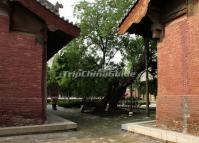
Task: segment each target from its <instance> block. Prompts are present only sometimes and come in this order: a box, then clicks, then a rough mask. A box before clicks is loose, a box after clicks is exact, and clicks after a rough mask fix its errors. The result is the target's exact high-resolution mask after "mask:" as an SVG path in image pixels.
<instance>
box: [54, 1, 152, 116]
mask: <svg viewBox="0 0 199 143" xmlns="http://www.w3.org/2000/svg"><path fill="white" fill-rule="evenodd" d="M133 1H134V0H123V1H121V0H95V1H94V2H93V3H89V2H86V1H81V2H80V3H79V4H77V6H76V10H75V14H76V16H77V17H79V26H80V28H81V36H80V38H79V39H77V40H76V41H73V42H72V43H70V44H69V45H68V46H67V47H66V48H65V49H64V50H63V51H62V52H61V53H60V55H59V59H58V65H59V66H58V67H56V68H55V69H56V73H57V74H56V77H57V79H58V80H59V83H60V81H65V82H66V81H68V80H70V81H72V83H73V84H72V85H73V87H74V89H73V90H76V91H77V92H78V95H79V96H81V97H88V96H102V97H103V99H102V101H101V103H100V104H99V105H97V107H96V111H98V112H103V111H104V110H105V108H106V106H107V104H108V103H109V111H110V112H115V111H117V103H118V101H119V100H120V99H121V97H122V96H123V94H124V93H125V91H126V88H127V86H129V85H130V84H132V83H133V82H134V80H135V79H136V78H137V77H138V76H139V75H140V74H142V72H143V71H144V70H145V66H144V64H145V60H144V54H143V53H144V50H145V47H144V44H143V39H142V38H141V37H138V36H134V35H133V36H132V35H128V34H126V35H118V34H117V27H118V25H119V22H120V21H121V18H122V17H123V14H124V13H126V9H128V7H129V5H131V4H132V3H133ZM153 45H155V44H153V42H151V43H150V47H151V48H150V49H151V50H150V57H151V58H150V59H149V63H150V64H149V65H150V67H151V68H150V71H151V72H154V71H155V70H154V69H155V66H156V61H155V60H154V59H155V56H154V53H155V49H154V48H153V47H154V46H153ZM118 52H120V53H121V55H122V60H121V62H119V63H116V62H115V61H114V60H113V58H114V57H115V55H116V54H117V53H118ZM152 55H153V56H152ZM126 63H127V64H128V67H129V68H128V69H129V72H130V75H134V76H130V77H125V78H121V77H120V78H114V77H113V78H103V79H98V78H73V79H67V80H60V79H62V78H65V77H63V75H64V74H63V73H62V71H70V70H71V71H78V70H94V71H98V70H115V71H118V72H119V71H125V69H126V68H125V64H126ZM154 73H155V72H154ZM63 83H64V82H63ZM63 85H66V86H67V87H68V84H67V83H64V84H63ZM70 90H72V89H70Z"/></svg>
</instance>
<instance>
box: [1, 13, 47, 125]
mask: <svg viewBox="0 0 199 143" xmlns="http://www.w3.org/2000/svg"><path fill="white" fill-rule="evenodd" d="M0 25H1V28H0V62H1V63H0V125H5V126H6V125H9V126H12V125H26V124H40V123H43V121H44V118H45V114H44V111H45V110H44V104H43V99H44V95H43V94H44V92H43V89H42V87H43V86H42V84H43V82H42V75H43V74H42V67H43V64H45V63H43V46H42V45H40V44H38V43H37V42H36V40H35V35H31V34H26V33H19V32H9V21H8V18H6V17H5V16H4V17H2V16H0ZM44 66H45V65H44Z"/></svg>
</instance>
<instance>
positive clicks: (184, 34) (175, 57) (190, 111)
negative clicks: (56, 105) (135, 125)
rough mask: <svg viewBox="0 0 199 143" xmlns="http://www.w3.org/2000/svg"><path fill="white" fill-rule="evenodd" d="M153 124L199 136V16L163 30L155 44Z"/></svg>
mask: <svg viewBox="0 0 199 143" xmlns="http://www.w3.org/2000/svg"><path fill="white" fill-rule="evenodd" d="M157 125H158V126H160V127H163V128H169V129H172V130H178V131H184V132H186V131H188V132H189V133H191V134H195V135H199V15H198V14H197V13H196V14H193V15H190V16H189V17H187V16H183V17H180V18H178V19H176V20H174V21H172V22H171V23H168V24H167V25H166V27H165V36H164V38H163V39H162V41H161V42H159V44H158V97H157Z"/></svg>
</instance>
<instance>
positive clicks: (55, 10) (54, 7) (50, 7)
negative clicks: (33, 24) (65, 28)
mask: <svg viewBox="0 0 199 143" xmlns="http://www.w3.org/2000/svg"><path fill="white" fill-rule="evenodd" d="M9 1H16V0H9ZM35 1H37V2H38V3H39V4H40V5H41V6H43V7H45V8H46V9H47V10H48V11H50V12H51V13H53V14H55V15H57V16H58V17H59V18H60V19H62V20H63V21H65V22H67V23H69V24H72V25H73V26H75V27H77V26H76V25H75V24H74V23H73V22H70V21H69V20H68V19H65V18H64V17H61V16H60V14H59V9H60V8H63V5H62V4H60V3H58V2H57V3H56V5H53V4H52V3H51V2H49V1H48V0H35ZM77 28H78V27H77Z"/></svg>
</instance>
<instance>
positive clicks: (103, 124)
mask: <svg viewBox="0 0 199 143" xmlns="http://www.w3.org/2000/svg"><path fill="white" fill-rule="evenodd" d="M51 112H54V111H51ZM55 113H56V114H58V115H60V116H62V117H64V118H66V119H69V120H71V121H73V122H76V123H78V124H79V128H78V131H70V132H60V133H48V134H40V135H25V136H15V137H2V138H0V143H163V142H161V141H157V140H154V139H151V138H148V137H145V136H141V135H137V134H132V133H128V132H124V131H121V124H123V123H128V122H137V121H144V120H146V118H145V117H143V116H142V115H137V116H134V117H128V116H126V115H123V116H114V117H110V116H104V117H99V116H93V115H90V114H81V113H80V112H79V110H78V109H63V108H59V109H58V111H56V112H55ZM152 118H154V117H152Z"/></svg>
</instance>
